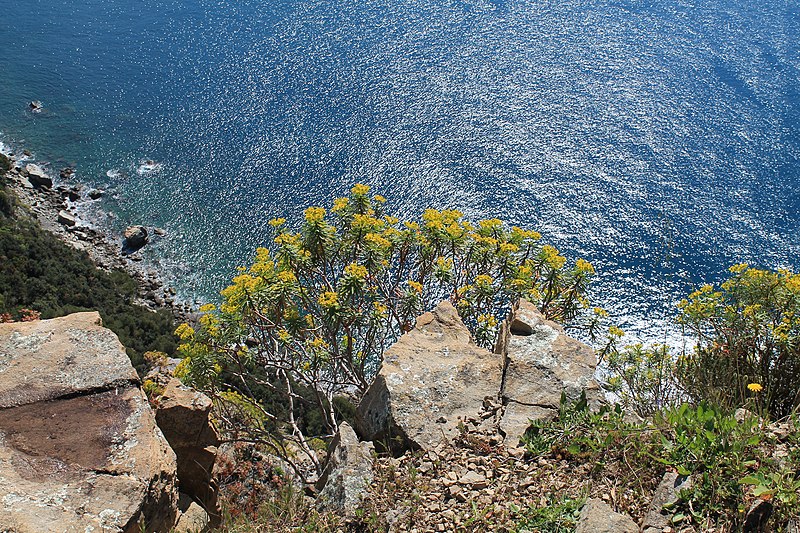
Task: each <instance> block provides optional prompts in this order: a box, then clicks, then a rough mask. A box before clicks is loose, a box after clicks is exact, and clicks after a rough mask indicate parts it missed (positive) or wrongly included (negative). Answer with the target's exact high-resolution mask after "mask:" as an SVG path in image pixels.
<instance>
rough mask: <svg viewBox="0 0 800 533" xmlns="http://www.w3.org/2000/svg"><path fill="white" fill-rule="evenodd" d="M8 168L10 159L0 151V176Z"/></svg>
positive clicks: (4, 173) (3, 174) (9, 167)
mask: <svg viewBox="0 0 800 533" xmlns="http://www.w3.org/2000/svg"><path fill="white" fill-rule="evenodd" d="M9 170H11V160H10V159H9V158H8V156H7V155H6V154H4V153H2V152H0V177H3V176H5V175H6V172H8V171H9Z"/></svg>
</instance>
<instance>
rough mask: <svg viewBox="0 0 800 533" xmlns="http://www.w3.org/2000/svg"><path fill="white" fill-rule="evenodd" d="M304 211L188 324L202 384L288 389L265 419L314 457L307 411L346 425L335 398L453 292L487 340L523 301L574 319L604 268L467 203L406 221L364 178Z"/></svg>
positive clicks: (192, 372)
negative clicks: (195, 324) (464, 208)
mask: <svg viewBox="0 0 800 533" xmlns="http://www.w3.org/2000/svg"><path fill="white" fill-rule="evenodd" d="M304 219H305V222H304V223H303V225H302V227H301V228H300V230H299V231H291V230H289V229H288V228H287V226H286V221H285V220H284V219H278V220H274V221H272V222H271V224H272V226H273V227H274V228H275V233H276V235H275V237H274V246H273V249H272V250H268V249H266V248H260V249H259V250H257V252H256V258H255V261H254V262H253V264H252V265H251V266H250V267H249V268H247V269H242V270H241V272H240V274H239V275H238V276H236V277H235V278H234V279H233V284H232V285H231V286H230V287H228V288H226V289H225V290H223V291H222V296H223V301H222V303H221V305H220V306H219V309H217V308H216V307H215V306H214V305H208V306H205V307H203V308H202V310H204V312H205V314H204V315H203V316H202V318H201V319H200V328H199V330H198V331H195V330H194V329H192V328H190V327H189V326H187V325H184V326H182V327H181V328H180V329H179V331H178V333H179V335H180V336H181V338H182V339H183V341H184V344H183V345H182V346H181V352H182V353H183V354H184V355H185V356H187V357H188V358H189V359H190V361H191V363H190V368H189V371H188V375H187V379H188V380H190V381H191V382H192V383H193V384H195V385H196V386H199V387H202V388H204V389H205V390H207V391H208V392H209V393H210V394H214V395H218V394H217V393H218V392H219V389H220V388H226V387H229V388H232V389H235V390H236V391H237V392H239V393H240V394H242V395H244V396H247V397H250V398H256V399H258V398H259V395H257V394H256V393H255V391H256V389H258V388H261V389H266V390H267V391H271V393H272V395H273V397H274V396H278V397H280V398H282V401H280V402H277V403H279V404H281V405H282V406H283V409H284V412H283V413H276V412H274V411H269V410H268V409H266V407H264V413H263V417H265V418H266V419H270V420H274V421H278V422H279V424H278V426H279V427H281V426H282V428H283V430H284V432H285V433H286V434H288V435H293V436H294V437H295V439H296V441H297V444H298V446H300V448H302V449H303V450H305V451H306V452H307V453H308V454H309V456H311V457H312V460H315V459H313V457H314V454H313V453H311V450H310V449H309V447H308V446H307V443H306V442H305V440H306V439H305V432H304V431H303V427H302V426H303V424H304V423H305V424H306V426H308V424H307V423H306V422H304V421H303V420H302V418H301V417H300V416H298V413H299V411H300V410H302V409H305V412H306V413H315V414H316V415H318V416H320V418H321V420H320V422H321V424H322V429H323V430H324V432H323V433H324V434H326V435H330V434H332V433H333V432H334V431H335V429H336V427H337V423H338V422H337V414H336V412H335V411H336V410H335V408H334V402H333V398H334V396H340V395H345V396H347V395H350V396H354V397H355V398H356V399H358V398H359V397H360V395H361V394H363V393H364V392H365V390H366V389H367V387H368V386H369V384H370V382H371V379H372V377H373V376H374V374H375V372H376V370H377V368H378V367H379V365H380V364H381V361H382V358H383V351H384V349H385V348H386V347H387V346H388V345H390V344H391V343H392V342H393V341H394V340H395V339H396V338H397V337H398V336H399V335H400V334H402V333H403V332H406V331H409V330H410V329H411V328H412V327H413V324H414V322H415V319H416V317H417V316H418V315H420V314H421V313H422V312H423V311H424V310H426V309H427V308H429V307H431V306H432V305H433V304H435V303H436V302H437V301H439V300H442V299H445V298H450V299H451V300H452V301H453V303H454V305H455V306H456V307H457V309H458V310H459V312H460V313H461V316H462V317H463V319H464V321H465V323H466V324H467V325H468V327H470V329H471V331H472V332H473V334H474V336H475V338H476V340H477V342H478V343H480V344H481V345H483V346H491V345H492V343H493V342H494V338H495V336H496V331H497V326H498V317H500V316H503V315H504V314H505V313H506V312H507V310H508V308H509V307H510V305H511V304H512V303H513V302H514V300H516V299H518V298H520V297H524V298H527V299H530V300H532V301H534V302H536V303H537V304H538V305H539V306H540V308H541V309H542V311H543V313H544V314H545V316H547V317H548V318H550V319H554V320H560V321H563V320H570V319H573V318H575V317H576V315H577V314H578V313H579V312H580V311H581V310H582V309H584V308H585V307H586V305H587V302H586V300H585V297H584V292H585V290H586V286H587V284H588V283H589V279H590V277H591V275H592V273H593V272H594V270H593V268H592V266H591V264H589V263H588V262H586V261H583V260H580V259H579V260H578V261H577V262H576V263H575V264H574V265H572V266H569V267H568V266H567V261H566V258H564V257H563V256H561V255H560V254H559V253H558V251H557V250H556V249H555V248H553V247H552V246H548V245H544V246H543V245H541V244H540V243H539V239H540V235H539V234H538V233H536V232H534V231H529V230H523V229H520V228H516V227H514V228H507V227H505V226H504V225H503V223H502V222H501V221H499V220H496V219H491V220H482V221H480V222H478V223H477V224H474V225H473V224H472V223H470V222H468V221H466V220H464V217H463V215H462V214H461V213H460V212H458V211H454V210H444V211H436V210H427V211H426V212H425V214H424V215H423V217H422V220H421V221H419V222H406V223H401V222H400V221H399V220H398V219H397V218H395V217H393V216H390V215H388V214H386V210H385V199H384V198H382V197H380V196H378V195H372V194H370V193H369V188H368V187H366V186H364V185H356V186H355V187H353V189H352V191H351V194H350V196H349V197H347V198H339V199H337V200H336V201H335V202H334V205H333V208H332V209H330V210H329V211H328V210H325V209H323V208H321V207H310V208H308V209H306V210H305V212H304ZM299 389H302V390H304V391H306V392H305V393H302V394H298V390H299ZM273 403H275V402H273ZM309 403H310V404H311V405H312V406H313V407H314V409H309V408H308V404H309ZM262 406H263V405H262ZM268 440H271V441H273V442H274V439H268Z"/></svg>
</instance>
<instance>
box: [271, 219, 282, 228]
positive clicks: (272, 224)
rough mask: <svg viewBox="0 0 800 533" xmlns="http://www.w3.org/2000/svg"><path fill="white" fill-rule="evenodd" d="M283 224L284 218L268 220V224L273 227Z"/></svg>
mask: <svg viewBox="0 0 800 533" xmlns="http://www.w3.org/2000/svg"><path fill="white" fill-rule="evenodd" d="M284 224H286V219H285V218H273V219H272V220H270V221H269V225H270V226H272V227H273V228H277V227H278V226H283V225H284Z"/></svg>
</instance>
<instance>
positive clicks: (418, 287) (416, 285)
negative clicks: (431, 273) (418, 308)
mask: <svg viewBox="0 0 800 533" xmlns="http://www.w3.org/2000/svg"><path fill="white" fill-rule="evenodd" d="M408 286H409V287H411V288H412V289H414V290H415V291H417V292H418V293H420V294H422V283H419V282H418V281H413V280H408Z"/></svg>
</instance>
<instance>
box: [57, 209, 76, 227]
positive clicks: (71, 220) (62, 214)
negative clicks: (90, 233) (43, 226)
mask: <svg viewBox="0 0 800 533" xmlns="http://www.w3.org/2000/svg"><path fill="white" fill-rule="evenodd" d="M58 223H59V224H62V225H64V226H74V225H75V224H77V223H78V220H77V219H76V218H75V216H74V215H72V213H69V212H68V211H64V210H63V209H62V210H61V211H59V212H58Z"/></svg>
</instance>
